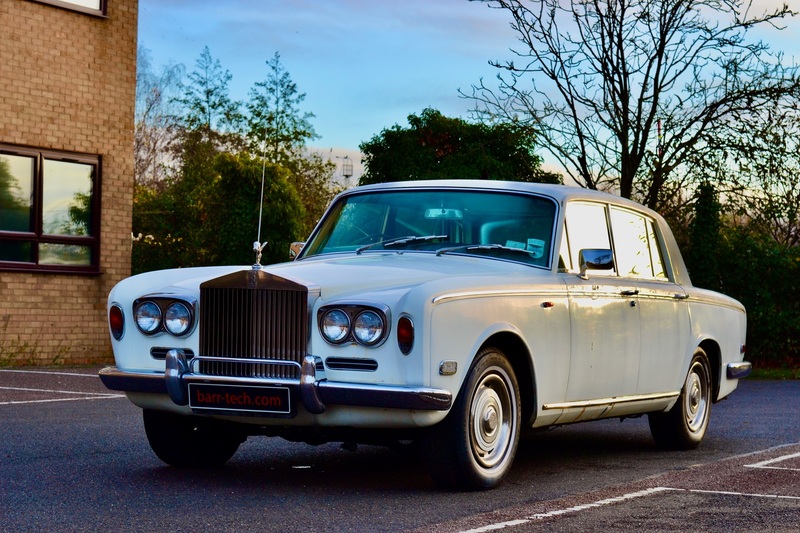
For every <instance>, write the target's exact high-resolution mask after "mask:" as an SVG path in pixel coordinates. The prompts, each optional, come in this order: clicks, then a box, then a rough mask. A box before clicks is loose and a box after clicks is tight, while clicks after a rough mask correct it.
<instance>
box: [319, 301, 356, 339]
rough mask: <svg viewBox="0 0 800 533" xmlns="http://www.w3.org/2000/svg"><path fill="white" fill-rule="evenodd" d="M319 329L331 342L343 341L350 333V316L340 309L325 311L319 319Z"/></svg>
mask: <svg viewBox="0 0 800 533" xmlns="http://www.w3.org/2000/svg"><path fill="white" fill-rule="evenodd" d="M320 331H321V332H322V336H323V337H325V340H326V341H328V342H330V343H332V344H338V343H340V342H343V341H344V340H345V339H347V336H348V334H349V333H350V317H349V316H348V315H347V313H345V312H344V311H342V310H341V309H331V310H329V311H326V312H325V314H324V315H322V319H321V320H320Z"/></svg>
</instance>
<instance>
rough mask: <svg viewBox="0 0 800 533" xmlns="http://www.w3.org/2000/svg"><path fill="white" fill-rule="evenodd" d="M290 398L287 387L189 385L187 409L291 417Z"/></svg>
mask: <svg viewBox="0 0 800 533" xmlns="http://www.w3.org/2000/svg"><path fill="white" fill-rule="evenodd" d="M291 400H292V396H291V394H290V393H289V389H288V388H287V387H267V386H265V387H253V386H249V385H214V384H207V383H189V407H191V408H192V409H209V410H213V411H236V412H239V413H256V414H273V415H284V416H285V415H291V414H292V413H293V410H292V401H291Z"/></svg>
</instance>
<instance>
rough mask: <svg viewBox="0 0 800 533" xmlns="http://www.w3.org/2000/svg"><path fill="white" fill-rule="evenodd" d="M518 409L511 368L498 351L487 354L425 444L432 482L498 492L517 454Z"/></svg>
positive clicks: (488, 350) (479, 358) (482, 355)
mask: <svg viewBox="0 0 800 533" xmlns="http://www.w3.org/2000/svg"><path fill="white" fill-rule="evenodd" d="M519 403H520V398H519V387H518V386H517V378H516V376H515V374H514V369H513V368H512V367H511V364H509V362H508V360H507V359H506V357H505V355H503V353H502V352H501V351H499V350H497V349H496V348H485V349H483V350H482V351H481V352H480V353H479V354H478V356H477V357H476V362H475V363H474V365H473V367H472V370H470V373H469V375H468V376H467V378H466V380H465V382H464V385H463V387H462V389H461V392H460V393H459V395H458V397H457V398H456V401H455V404H454V405H453V407H452V409H451V411H450V413H449V414H448V415H447V418H445V419H444V420H443V421H442V422H440V423H439V424H437V425H436V426H434V427H432V428H431V429H430V431H429V434H428V435H427V436H426V438H425V439H424V441H423V443H422V444H423V453H424V459H425V462H426V464H427V467H428V472H429V473H430V475H431V477H432V478H433V479H434V481H436V482H437V483H439V484H440V485H441V486H443V487H445V488H448V489H454V490H486V489H491V488H494V487H496V486H497V485H498V484H499V483H500V481H501V480H502V479H503V477H504V476H505V475H506V473H507V472H508V470H509V468H510V467H511V463H512V462H513V461H514V455H515V454H516V451H517V444H518V443H519V425H520V409H519Z"/></svg>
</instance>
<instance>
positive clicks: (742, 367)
mask: <svg viewBox="0 0 800 533" xmlns="http://www.w3.org/2000/svg"><path fill="white" fill-rule="evenodd" d="M752 371H753V363H751V362H749V361H742V362H741V363H728V371H727V375H728V379H740V378H746V377H747V376H749V375H750V372H752Z"/></svg>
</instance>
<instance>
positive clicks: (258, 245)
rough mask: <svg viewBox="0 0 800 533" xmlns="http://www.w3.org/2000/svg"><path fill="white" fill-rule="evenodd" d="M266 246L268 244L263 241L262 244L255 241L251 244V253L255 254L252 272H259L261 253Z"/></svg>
mask: <svg viewBox="0 0 800 533" xmlns="http://www.w3.org/2000/svg"><path fill="white" fill-rule="evenodd" d="M259 237H260V235H259ZM267 244H268V243H267V241H264V242H262V243H259V242H258V241H255V242H254V243H253V251H254V252H255V253H256V262H255V264H254V265H253V270H261V251H262V250H263V249H264V247H265V246H266V245H267Z"/></svg>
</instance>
